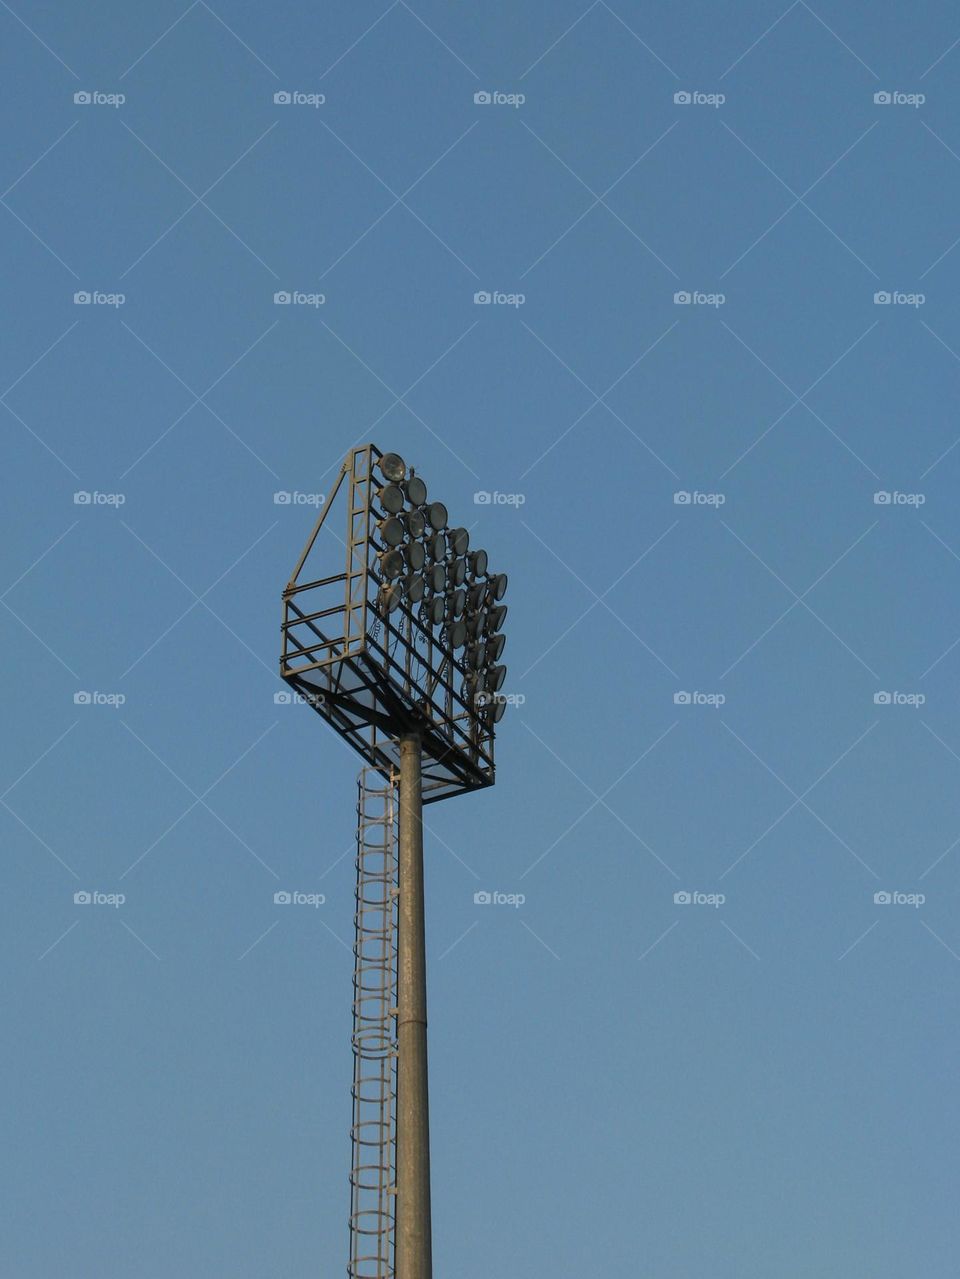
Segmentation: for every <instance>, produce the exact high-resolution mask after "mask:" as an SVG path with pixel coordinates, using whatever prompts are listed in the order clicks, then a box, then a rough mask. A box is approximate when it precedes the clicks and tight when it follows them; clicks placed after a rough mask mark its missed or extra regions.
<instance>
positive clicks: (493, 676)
mask: <svg viewBox="0 0 960 1279" xmlns="http://www.w3.org/2000/svg"><path fill="white" fill-rule="evenodd" d="M506 678H507V668H506V667H505V666H490V667H488V669H487V675H486V679H485V680H484V683H485V684H486V686H487V692H488V693H499V691H500V689H501V688H503V681H504V680H505V679H506Z"/></svg>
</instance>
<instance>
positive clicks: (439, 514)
mask: <svg viewBox="0 0 960 1279" xmlns="http://www.w3.org/2000/svg"><path fill="white" fill-rule="evenodd" d="M427 519H428V520H429V522H430V527H431V528H433V529H436V530H437V532H438V533H439V531H440V530H441V529H444V528H446V527H447V508H446V507H445V506H444V504H443V503H442V502H431V503H430V505H429V506H428V507H427Z"/></svg>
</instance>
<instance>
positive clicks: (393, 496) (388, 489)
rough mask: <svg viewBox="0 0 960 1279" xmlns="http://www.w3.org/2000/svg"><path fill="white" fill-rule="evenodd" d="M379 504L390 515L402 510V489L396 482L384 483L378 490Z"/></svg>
mask: <svg viewBox="0 0 960 1279" xmlns="http://www.w3.org/2000/svg"><path fill="white" fill-rule="evenodd" d="M380 505H381V506H382V507H383V509H384V510H385V511H387V512H389V514H390V515H397V514H399V512H400V511H402V510H403V489H401V488H398V487H397V485H396V484H384V486H383V488H382V489H381V490H380Z"/></svg>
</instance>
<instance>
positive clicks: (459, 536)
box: [450, 528, 470, 555]
mask: <svg viewBox="0 0 960 1279" xmlns="http://www.w3.org/2000/svg"><path fill="white" fill-rule="evenodd" d="M450 544H451V546H452V547H453V553H454V555H466V553H467V550H468V548H469V546H470V534H469V533H468V532H467V530H466V529H465V528H455V529H454V530H453V531H452V532H451V534H450Z"/></svg>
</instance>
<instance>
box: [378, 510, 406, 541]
mask: <svg viewBox="0 0 960 1279" xmlns="http://www.w3.org/2000/svg"><path fill="white" fill-rule="evenodd" d="M377 532H378V533H379V534H380V540H381V542H383V544H384V546H399V545H400V543H401V542H402V541H403V534H404V528H403V525H402V524H401V523H400V521H399V520H398V519H397V517H396V516H395V515H389V516H387V518H386V519H385V520H381V521H380V523H379V524H378V525H377Z"/></svg>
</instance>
